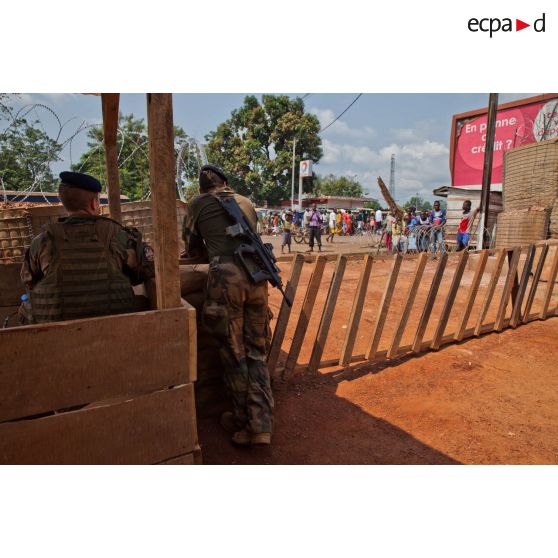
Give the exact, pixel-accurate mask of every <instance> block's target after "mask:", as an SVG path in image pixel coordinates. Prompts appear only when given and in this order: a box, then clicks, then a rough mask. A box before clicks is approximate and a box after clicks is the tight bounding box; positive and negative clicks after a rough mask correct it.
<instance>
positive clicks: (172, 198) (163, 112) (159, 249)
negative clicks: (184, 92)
mask: <svg viewBox="0 0 558 558" xmlns="http://www.w3.org/2000/svg"><path fill="white" fill-rule="evenodd" d="M147 130H148V136H149V182H150V186H151V210H152V220H153V248H154V252H155V279H156V282H157V308H159V309H162V308H174V307H178V306H180V276H179V264H178V255H179V254H178V252H179V249H178V235H177V232H176V231H177V227H178V225H177V221H176V166H175V154H174V128H173V118H172V94H170V93H148V94H147Z"/></svg>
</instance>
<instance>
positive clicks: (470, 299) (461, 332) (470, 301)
mask: <svg viewBox="0 0 558 558" xmlns="http://www.w3.org/2000/svg"><path fill="white" fill-rule="evenodd" d="M488 254H489V251H488V250H483V251H482V252H481V253H480V255H479V261H478V263H477V269H476V270H475V276H474V277H473V282H472V283H471V287H470V289H469V295H468V296H467V302H466V303H465V312H464V313H463V318H462V320H461V326H460V327H459V329H458V330H457V332H456V334H455V340H456V341H462V340H463V338H464V337H465V330H466V329H467V321H468V320H469V316H470V315H471V311H472V310H473V305H474V304H475V299H476V298H477V292H478V290H479V286H480V282H481V280H482V275H483V273H484V269H485V267H486V262H487V260H488Z"/></svg>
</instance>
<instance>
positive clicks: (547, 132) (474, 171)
mask: <svg viewBox="0 0 558 558" xmlns="http://www.w3.org/2000/svg"><path fill="white" fill-rule="evenodd" d="M487 113H488V108H484V109H479V110H476V111H471V112H467V113H464V114H456V115H454V117H453V122H452V129H451V147H450V170H451V177H452V186H480V185H481V184H482V168H483V165H484V146H485V142H486V127H487V120H488V114H487ZM556 137H558V93H551V94H547V95H539V96H537V97H530V98H528V99H522V100H520V101H515V102H513V103H506V104H504V105H499V106H498V110H497V113H496V135H495V139H494V157H493V163H492V181H491V182H492V184H501V183H502V170H503V164H504V152H505V151H507V150H508V149H512V148H513V147H519V146H520V145H526V144H528V143H534V142H536V141H542V140H545V139H551V138H556Z"/></svg>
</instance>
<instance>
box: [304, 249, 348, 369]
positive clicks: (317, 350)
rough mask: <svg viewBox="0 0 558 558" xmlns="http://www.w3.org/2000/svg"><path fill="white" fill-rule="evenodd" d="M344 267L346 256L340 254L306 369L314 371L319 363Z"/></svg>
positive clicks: (345, 265)
mask: <svg viewBox="0 0 558 558" xmlns="http://www.w3.org/2000/svg"><path fill="white" fill-rule="evenodd" d="M346 267H347V258H346V257H345V256H343V255H342V254H340V255H339V258H338V260H337V265H336V266H335V271H334V272H333V277H332V278H331V283H330V285H329V291H328V293H327V299H326V303H325V306H324V312H323V314H322V319H321V320H320V326H319V328H318V333H317V334H316V340H315V341H314V347H313V349H312V355H311V357H310V364H309V366H308V370H309V371H310V372H315V371H316V370H317V369H318V366H319V364H320V359H321V358H322V354H323V352H324V346H325V343H326V341H327V334H328V332H329V327H330V326H331V319H332V317H333V312H334V310H335V305H336V303H337V297H338V296H339V290H340V289H341V282H342V280H343V275H344V274H345V268H346Z"/></svg>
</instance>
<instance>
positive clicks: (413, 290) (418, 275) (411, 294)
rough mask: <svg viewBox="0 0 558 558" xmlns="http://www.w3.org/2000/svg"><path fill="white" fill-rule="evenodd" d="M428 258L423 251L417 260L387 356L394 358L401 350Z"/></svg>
mask: <svg viewBox="0 0 558 558" xmlns="http://www.w3.org/2000/svg"><path fill="white" fill-rule="evenodd" d="M427 259H428V253H427V252H422V253H421V254H420V256H419V258H418V260H417V265H416V268H415V272H414V278H413V281H412V282H411V285H410V286H409V291H408V293H407V298H406V302H405V306H404V308H403V312H402V313H401V316H400V318H399V322H398V323H397V329H396V330H395V335H394V336H393V341H392V342H391V345H390V348H389V350H388V352H387V358H394V357H396V356H397V352H398V350H399V344H400V343H401V338H402V337H403V332H404V331H405V326H406V325H407V321H408V320H409V315H410V314H411V310H412V308H413V304H414V302H415V297H416V296H417V292H418V289H419V287H420V282H421V281H422V276H423V274H424V268H425V267H426V261H427Z"/></svg>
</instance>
